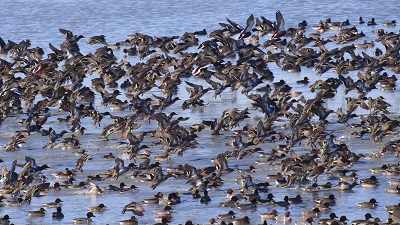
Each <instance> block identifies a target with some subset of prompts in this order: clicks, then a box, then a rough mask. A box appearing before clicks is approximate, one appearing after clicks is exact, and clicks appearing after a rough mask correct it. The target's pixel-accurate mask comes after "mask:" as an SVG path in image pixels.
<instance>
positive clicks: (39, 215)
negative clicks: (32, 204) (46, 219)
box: [28, 208, 46, 217]
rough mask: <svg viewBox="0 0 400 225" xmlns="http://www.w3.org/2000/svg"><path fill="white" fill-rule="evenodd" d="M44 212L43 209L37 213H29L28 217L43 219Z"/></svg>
mask: <svg viewBox="0 0 400 225" xmlns="http://www.w3.org/2000/svg"><path fill="white" fill-rule="evenodd" d="M45 212H46V210H45V209H44V208H40V209H39V210H38V211H29V212H28V216H31V217H43V216H45Z"/></svg>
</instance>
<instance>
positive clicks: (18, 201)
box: [4, 198, 24, 206]
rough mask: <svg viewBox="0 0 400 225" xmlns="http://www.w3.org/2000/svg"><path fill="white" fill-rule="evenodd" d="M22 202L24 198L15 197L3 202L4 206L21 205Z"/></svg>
mask: <svg viewBox="0 0 400 225" xmlns="http://www.w3.org/2000/svg"><path fill="white" fill-rule="evenodd" d="M22 204H24V199H23V198H16V199H13V200H8V201H6V202H5V203H4V205H6V206H21V205H22Z"/></svg>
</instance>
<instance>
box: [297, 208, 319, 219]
mask: <svg viewBox="0 0 400 225" xmlns="http://www.w3.org/2000/svg"><path fill="white" fill-rule="evenodd" d="M320 212H321V210H319V208H318V207H315V208H313V209H312V210H303V211H302V212H301V215H302V216H303V217H305V218H317V217H319V215H320Z"/></svg>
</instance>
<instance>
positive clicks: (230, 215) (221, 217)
mask: <svg viewBox="0 0 400 225" xmlns="http://www.w3.org/2000/svg"><path fill="white" fill-rule="evenodd" d="M235 214H236V213H235V212H234V211H232V210H229V212H228V213H226V214H219V215H218V216H217V219H218V220H221V221H231V220H233V219H235Z"/></svg>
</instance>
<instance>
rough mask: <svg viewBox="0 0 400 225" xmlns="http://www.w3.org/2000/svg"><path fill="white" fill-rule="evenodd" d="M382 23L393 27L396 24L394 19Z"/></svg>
mask: <svg viewBox="0 0 400 225" xmlns="http://www.w3.org/2000/svg"><path fill="white" fill-rule="evenodd" d="M382 24H383V26H385V27H393V26H396V20H390V21H385V22H383V23H382Z"/></svg>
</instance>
